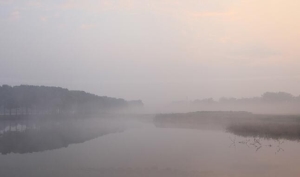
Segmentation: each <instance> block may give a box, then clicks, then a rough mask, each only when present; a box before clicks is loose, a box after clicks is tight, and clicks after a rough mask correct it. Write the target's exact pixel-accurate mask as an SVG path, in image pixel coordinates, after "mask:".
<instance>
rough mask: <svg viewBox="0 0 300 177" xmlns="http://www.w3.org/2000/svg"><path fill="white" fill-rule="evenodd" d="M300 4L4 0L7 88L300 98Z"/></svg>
mask: <svg viewBox="0 0 300 177" xmlns="http://www.w3.org/2000/svg"><path fill="white" fill-rule="evenodd" d="M299 8H300V1H298V0H181V1H179V0H151V1H150V0H84V1H83V0H43V1H42V0H40V1H39V0H0V84H9V85H20V84H30V85H47V86H60V87H65V88H68V89H72V90H84V91H87V92H91V93H95V94H98V95H106V96H111V97H118V98H124V99H127V100H136V99H141V100H143V102H144V103H145V104H159V103H168V102H171V101H178V100H193V99H203V98H210V97H212V98H215V99H218V98H220V97H223V96H224V97H237V98H241V97H252V96H260V95H261V94H263V93H264V92H266V91H273V92H278V91H284V92H289V93H292V94H293V95H296V96H298V95H300V69H299V68H300V48H299V46H300V11H299Z"/></svg>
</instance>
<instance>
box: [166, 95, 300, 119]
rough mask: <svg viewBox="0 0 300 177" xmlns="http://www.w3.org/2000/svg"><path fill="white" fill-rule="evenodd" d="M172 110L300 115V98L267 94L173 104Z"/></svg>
mask: <svg viewBox="0 0 300 177" xmlns="http://www.w3.org/2000/svg"><path fill="white" fill-rule="evenodd" d="M170 107H171V108H172V109H171V110H176V111H177V112H191V111H249V112H253V113H264V114H300V109H299V107H300V96H293V95H292V94H289V93H285V92H266V93H264V94H262V95H261V96H260V97H252V98H226V97H222V98H220V99H219V100H214V99H213V98H205V99H196V100H193V101H178V102H173V103H172V104H171V106H170Z"/></svg>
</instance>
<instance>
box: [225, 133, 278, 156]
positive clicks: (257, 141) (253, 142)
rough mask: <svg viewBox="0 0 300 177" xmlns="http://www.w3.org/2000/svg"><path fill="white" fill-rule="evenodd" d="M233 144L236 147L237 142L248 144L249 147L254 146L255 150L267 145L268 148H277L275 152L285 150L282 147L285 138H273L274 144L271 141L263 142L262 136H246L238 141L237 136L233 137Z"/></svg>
mask: <svg viewBox="0 0 300 177" xmlns="http://www.w3.org/2000/svg"><path fill="white" fill-rule="evenodd" d="M229 138H230V140H231V142H232V143H231V145H230V147H231V146H234V147H235V148H236V144H240V145H244V146H247V147H248V148H254V149H255V152H258V151H259V150H260V149H261V148H263V147H267V148H272V147H274V148H275V154H277V153H279V152H283V151H284V149H283V148H282V147H281V145H282V144H283V143H284V140H280V139H273V144H271V143H267V144H266V143H263V140H262V139H261V138H257V137H253V138H244V139H242V140H239V141H236V137H234V138H231V137H229ZM236 142H237V143H236Z"/></svg>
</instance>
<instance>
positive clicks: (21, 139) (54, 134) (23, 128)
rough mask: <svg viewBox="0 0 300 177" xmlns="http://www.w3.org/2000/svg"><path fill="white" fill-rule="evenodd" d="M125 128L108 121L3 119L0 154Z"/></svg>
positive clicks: (65, 143)
mask: <svg viewBox="0 0 300 177" xmlns="http://www.w3.org/2000/svg"><path fill="white" fill-rule="evenodd" d="M123 130H124V128H122V127H121V126H118V125H117V124H112V123H111V121H108V120H97V119H88V120H70V119H68V120H30V119H27V120H3V121H1V123H0V153H1V154H9V153H20V154H23V153H32V152H40V151H45V150H53V149H58V148H63V147H67V146H68V145H70V144H75V143H83V142H85V141H88V140H91V139H95V138H97V137H99V136H103V135H106V134H109V133H114V132H120V131H123Z"/></svg>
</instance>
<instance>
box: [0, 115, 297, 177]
mask: <svg viewBox="0 0 300 177" xmlns="http://www.w3.org/2000/svg"><path fill="white" fill-rule="evenodd" d="M0 143H1V144H0V151H1V155H0V176H1V177H2V176H4V177H15V176H22V177H40V176H47V177H48V176H49V177H50V176H51V177H52V176H55V177H77V176H78V177H79V176H92V177H94V176H95V177H96V176H106V177H141V176H143V177H190V176H191V177H196V176H197V177H199V176H200V177H215V176H217V177H219V176H220V177H221V176H222V177H227V176H228V177H235V176H237V177H243V176H245V177H248V176H249V177H250V176H251V177H253V176H263V177H267V176H272V177H274V176H275V177H277V176H278V177H282V176H289V177H294V176H295V177H296V176H297V177H298V176H299V175H300V168H298V167H299V164H300V143H298V142H297V141H290V140H284V139H279V140H278V139H276V140H273V139H262V138H251V137H249V138H245V137H241V136H237V135H234V134H231V133H228V132H226V131H222V130H211V129H188V128H185V129H184V128H162V127H157V126H155V124H153V123H152V122H151V121H139V120H137V119H132V120H131V119H112V120H109V119H104V120H95V119H87V120H76V121H54V122H53V121H51V123H50V122H45V121H39V122H38V123H37V122H36V121H34V122H32V121H2V122H1V127H0Z"/></svg>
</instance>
